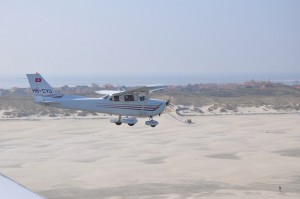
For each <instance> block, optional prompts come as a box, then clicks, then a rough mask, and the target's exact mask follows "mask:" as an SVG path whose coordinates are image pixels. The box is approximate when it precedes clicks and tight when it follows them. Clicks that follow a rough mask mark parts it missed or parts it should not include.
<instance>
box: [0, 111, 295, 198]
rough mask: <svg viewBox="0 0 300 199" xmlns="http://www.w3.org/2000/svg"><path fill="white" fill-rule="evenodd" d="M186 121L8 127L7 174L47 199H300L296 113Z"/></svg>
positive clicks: (4, 129) (1, 154) (41, 122)
mask: <svg viewBox="0 0 300 199" xmlns="http://www.w3.org/2000/svg"><path fill="white" fill-rule="evenodd" d="M187 118H189V119H191V121H192V124H187V123H184V122H181V121H180V120H175V119H174V118H173V117H171V116H170V115H169V114H163V115H162V116H161V117H157V118H156V120H157V121H159V125H158V126H157V127H155V128H151V127H149V126H145V125H144V122H145V121H146V119H139V122H138V123H137V124H136V125H135V126H134V127H129V126H128V125H124V124H123V125H121V126H116V125H114V124H111V123H109V118H102V119H91V118H86V119H84V118H83V119H72V118H69V119H61V118H56V119H23V120H22V119H21V120H14V119H11V120H5V119H3V120H0V125H1V129H0V148H1V150H0V160H1V161H0V172H1V173H2V174H4V175H6V176H9V177H10V178H12V179H14V180H15V181H17V182H19V183H20V184H22V185H24V186H25V187H27V188H29V189H31V190H32V191H35V192H37V193H39V194H41V195H43V196H45V197H46V198H50V199H51V198H53V199H54V198H64V199H68V198H78V199H79V198H91V199H96V198H110V199H119V198H120V199H121V198H143V199H145V198H147V199H148V198H149V199H150V198H170V199H173V198H174V199H175V198H189V199H194V198H270V197H272V198H299V197H300V166H299V165H300V126H299V125H300V116H299V114H264V115H218V116H190V117H187ZM182 121H184V117H183V118H182Z"/></svg>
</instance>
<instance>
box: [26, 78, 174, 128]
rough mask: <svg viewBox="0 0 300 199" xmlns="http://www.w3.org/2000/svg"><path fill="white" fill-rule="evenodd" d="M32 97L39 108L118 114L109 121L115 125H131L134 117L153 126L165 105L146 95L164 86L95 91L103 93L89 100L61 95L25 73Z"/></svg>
mask: <svg viewBox="0 0 300 199" xmlns="http://www.w3.org/2000/svg"><path fill="white" fill-rule="evenodd" d="M27 78H28V81H29V84H30V87H31V89H32V92H33V95H34V102H35V103H37V104H41V105H47V106H53V107H57V108H65V109H72V110H85V111H93V112H101V113H106V114H111V115H117V116H118V118H113V119H111V120H110V122H112V123H115V124H117V125H121V124H122V123H127V124H128V125H129V126H133V125H135V124H136V123H137V121H138V120H137V119H136V117H149V120H148V121H146V122H145V124H146V125H149V126H151V127H155V126H156V125H157V124H158V122H157V121H156V120H153V117H154V116H156V115H160V114H161V113H162V112H163V111H164V110H165V108H166V106H168V104H169V102H168V101H163V100H159V99H150V98H149V94H150V93H151V92H153V91H156V90H161V89H163V88H164V86H159V85H158V86H157V85H155V86H143V87H138V88H134V89H131V90H127V91H112V90H109V91H107V90H106V91H97V92H96V93H98V94H104V95H105V96H104V97H101V98H90V97H84V96H80V95H67V94H61V93H60V92H58V91H56V90H54V89H53V88H52V87H51V86H50V85H49V84H48V83H47V81H46V80H45V79H44V78H43V77H42V76H41V75H40V74H39V73H35V74H27Z"/></svg>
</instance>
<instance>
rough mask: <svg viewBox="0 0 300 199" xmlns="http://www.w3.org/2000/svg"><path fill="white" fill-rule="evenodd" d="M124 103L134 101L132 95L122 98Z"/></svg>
mask: <svg viewBox="0 0 300 199" xmlns="http://www.w3.org/2000/svg"><path fill="white" fill-rule="evenodd" d="M124 101H127V102H129V101H134V96H133V95H125V96H124Z"/></svg>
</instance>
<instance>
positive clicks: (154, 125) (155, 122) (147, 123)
mask: <svg viewBox="0 0 300 199" xmlns="http://www.w3.org/2000/svg"><path fill="white" fill-rule="evenodd" d="M145 124H146V125H148V126H151V127H156V125H158V122H157V121H156V120H153V119H152V117H150V118H149V120H148V121H146V122H145Z"/></svg>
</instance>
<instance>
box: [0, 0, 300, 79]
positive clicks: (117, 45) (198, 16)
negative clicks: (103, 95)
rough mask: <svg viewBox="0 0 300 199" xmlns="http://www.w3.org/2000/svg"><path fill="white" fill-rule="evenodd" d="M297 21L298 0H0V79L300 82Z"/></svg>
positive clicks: (299, 36) (299, 24) (298, 12)
mask: <svg viewBox="0 0 300 199" xmlns="http://www.w3.org/2000/svg"><path fill="white" fill-rule="evenodd" d="M299 20H300V1H298V0H248V1H244V0H151V1H148V0H126V1H123V0H102V1H101V0H48V1H46V0H26V1H23V0H0V70H1V75H0V76H10V75H23V74H26V73H34V72H40V73H41V74H47V75H50V76H51V75H52V76H55V75H70V76H89V75H94V76H95V75H96V76H99V78H101V77H103V76H106V77H113V76H115V77H120V76H125V77H126V76H128V77H135V76H138V77H140V78H143V77H155V76H164V77H186V78H188V77H189V76H194V77H195V76H196V77H197V75H199V77H203V76H205V75H210V76H216V77H218V78H221V77H222V76H223V75H224V76H226V75H227V76H230V75H231V76H232V75H235V76H236V75H245V76H247V75H249V74H250V75H251V76H252V77H253V78H255V77H261V78H271V79H272V78H277V79H278V78H286V79H287V78H292V79H296V78H298V77H299V78H298V79H300V23H299ZM249 77H250V76H249Z"/></svg>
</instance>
